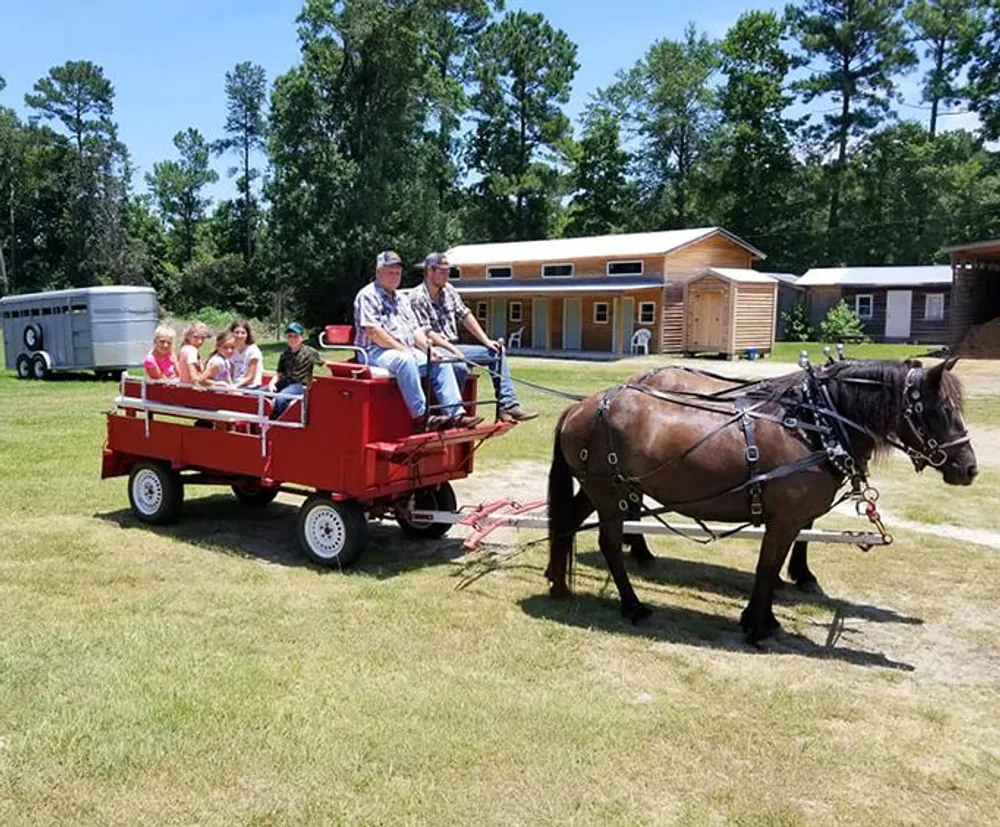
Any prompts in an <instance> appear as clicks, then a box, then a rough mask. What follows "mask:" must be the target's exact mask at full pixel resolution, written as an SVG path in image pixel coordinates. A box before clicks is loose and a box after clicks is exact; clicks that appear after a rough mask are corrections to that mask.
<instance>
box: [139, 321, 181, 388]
mask: <svg viewBox="0 0 1000 827" xmlns="http://www.w3.org/2000/svg"><path fill="white" fill-rule="evenodd" d="M142 367H143V368H144V369H145V371H146V376H147V377H149V378H150V379H158V380H160V381H163V382H176V381H177V379H178V373H177V359H176V358H175V357H174V331H173V330H172V329H171V328H169V327H166V326H163V325H161V326H160V327H158V328H156V332H155V333H154V334H153V347H152V350H150V351H149V353H148V354H147V355H146V358H145V360H144V361H143V363H142Z"/></svg>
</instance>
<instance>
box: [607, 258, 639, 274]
mask: <svg viewBox="0 0 1000 827" xmlns="http://www.w3.org/2000/svg"><path fill="white" fill-rule="evenodd" d="M608 275H609V276H641V275H642V262H641V261H609V262H608Z"/></svg>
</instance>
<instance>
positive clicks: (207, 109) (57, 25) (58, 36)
mask: <svg viewBox="0 0 1000 827" xmlns="http://www.w3.org/2000/svg"><path fill="white" fill-rule="evenodd" d="M783 5H784V4H783V3H772V2H759V1H758V0H703V2H701V3H698V4H697V5H694V4H688V3H678V2H670V0H612V2H607V0H604V1H603V2H598V1H597V0H547V2H544V3H542V2H524V1H523V0H520V1H519V2H510V0H508V7H513V8H523V9H527V10H530V11H541V12H543V13H544V14H545V15H546V16H547V17H548V18H549V20H550V21H551V22H552V24H553V25H555V26H557V27H559V28H561V29H563V30H565V31H566V32H567V34H568V35H569V36H570V38H572V40H573V41H574V42H575V43H576V44H577V45H578V47H579V57H578V60H579V63H580V70H579V72H578V73H577V76H576V80H575V82H574V88H573V98H572V101H571V104H570V113H571V114H573V115H575V114H576V113H577V112H579V110H580V109H581V108H582V107H583V105H584V104H586V102H587V99H588V96H589V94H590V92H592V91H593V90H594V89H596V88H598V87H600V86H603V85H606V84H607V83H608V82H609V81H610V80H611V79H612V78H613V76H614V74H615V72H616V71H617V70H618V69H621V68H625V67H627V66H630V65H631V64H632V63H633V62H635V60H637V59H638V58H639V57H640V56H641V55H642V54H643V53H644V52H645V50H646V49H647V48H648V46H649V44H650V43H652V41H654V40H656V39H658V38H678V37H680V36H681V35H682V33H683V30H684V27H685V26H686V25H687V23H688V22H689V21H690V22H693V23H694V24H695V25H696V26H697V27H698V28H699V29H700V30H702V31H705V32H707V33H708V34H709V35H710V36H712V37H721V36H723V35H724V34H725V32H726V30H727V29H728V27H729V26H730V25H731V24H732V23H733V22H734V21H735V20H736V18H737V17H739V15H740V14H741V13H742V12H744V11H747V10H749V9H754V8H781V7H782V6H783ZM301 6H302V3H301V0H242V2H235V0H200V2H196V0H88V1H87V2H81V0H0V21H2V26H3V30H4V33H3V49H2V50H0V75H2V76H3V77H4V78H6V80H7V89H6V90H5V91H4V92H2V93H0V103H2V104H4V105H6V106H12V107H14V108H15V109H17V110H18V111H20V112H21V113H22V114H23V113H25V107H24V94H25V93H26V92H29V91H31V87H32V85H33V84H34V82H35V81H36V80H37V79H38V78H40V77H42V76H44V75H45V74H47V72H48V70H49V68H50V67H52V66H55V65H58V64H60V63H64V62H66V61H67V60H92V61H94V62H95V63H97V64H99V65H101V66H103V67H104V72H105V75H106V77H108V78H109V79H110V80H111V82H112V83H113V84H114V86H115V92H116V98H115V118H116V120H117V122H118V125H119V129H120V134H121V137H122V139H123V140H124V141H125V143H126V144H127V145H128V147H129V149H130V151H131V153H132V159H133V162H134V163H135V164H136V165H137V167H138V168H139V169H138V173H139V174H138V176H137V179H136V184H137V188H138V189H140V190H141V189H143V188H144V183H143V182H142V173H145V172H148V171H149V170H151V169H152V165H153V163H154V162H155V161H158V160H163V159H165V158H171V157H174V155H175V151H174V147H173V145H172V143H171V140H172V138H173V135H174V134H175V133H176V132H178V131H180V130H182V129H185V128H187V127H188V126H194V127H196V128H198V129H199V130H201V132H202V133H203V134H205V135H206V137H208V138H216V137H219V135H220V133H221V130H222V124H223V120H224V114H225V96H224V94H223V84H224V78H225V73H226V71H227V70H228V69H231V68H232V67H233V66H234V65H235V64H236V63H238V62H240V61H243V60H250V61H253V62H255V63H259V64H261V65H262V66H263V67H264V68H265V69H266V71H267V75H268V79H269V81H270V80H273V79H274V78H275V77H276V76H277V75H279V74H281V73H283V72H285V71H286V70H287V69H289V68H290V67H291V66H293V65H294V64H295V63H297V61H298V44H297V41H296V35H295V17H296V15H297V14H298V12H299V9H300V8H301ZM915 83H916V78H915V77H911V80H910V81H909V82H908V83H907V85H906V89H905V93H906V94H907V98H908V100H910V101H911V102H913V103H916V102H917V100H916V97H917V96H916V92H915ZM904 114H905V115H907V116H910V117H921V116H922V115H923V113H921V112H920V111H918V110H914V109H907V110H904ZM951 120H952V121H958V120H959V119H958V118H954V119H951ZM962 120H964V119H962ZM948 125H949V126H958V125H959V124H958V123H950V124H948ZM963 125H968V124H963ZM227 166H228V164H227V162H226V161H224V160H219V161H218V162H217V163H216V168H217V169H218V170H219V173H220V175H222V176H224V175H225V169H226V167H227ZM231 191H232V184H231V182H230V183H222V184H220V185H219V187H218V194H222V195H228V194H229V193H230V192H231Z"/></svg>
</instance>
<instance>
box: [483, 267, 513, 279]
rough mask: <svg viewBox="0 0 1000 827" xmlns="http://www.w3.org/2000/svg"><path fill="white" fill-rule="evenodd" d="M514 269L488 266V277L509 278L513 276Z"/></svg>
mask: <svg viewBox="0 0 1000 827" xmlns="http://www.w3.org/2000/svg"><path fill="white" fill-rule="evenodd" d="M513 276H514V271H513V270H512V269H511V268H510V267H487V268H486V278H488V279H509V278H513Z"/></svg>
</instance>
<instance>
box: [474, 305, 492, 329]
mask: <svg viewBox="0 0 1000 827" xmlns="http://www.w3.org/2000/svg"><path fill="white" fill-rule="evenodd" d="M488 312H489V311H488V310H487V307H486V302H476V321H477V322H480V323H482V324H486V318H487V314H488Z"/></svg>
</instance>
